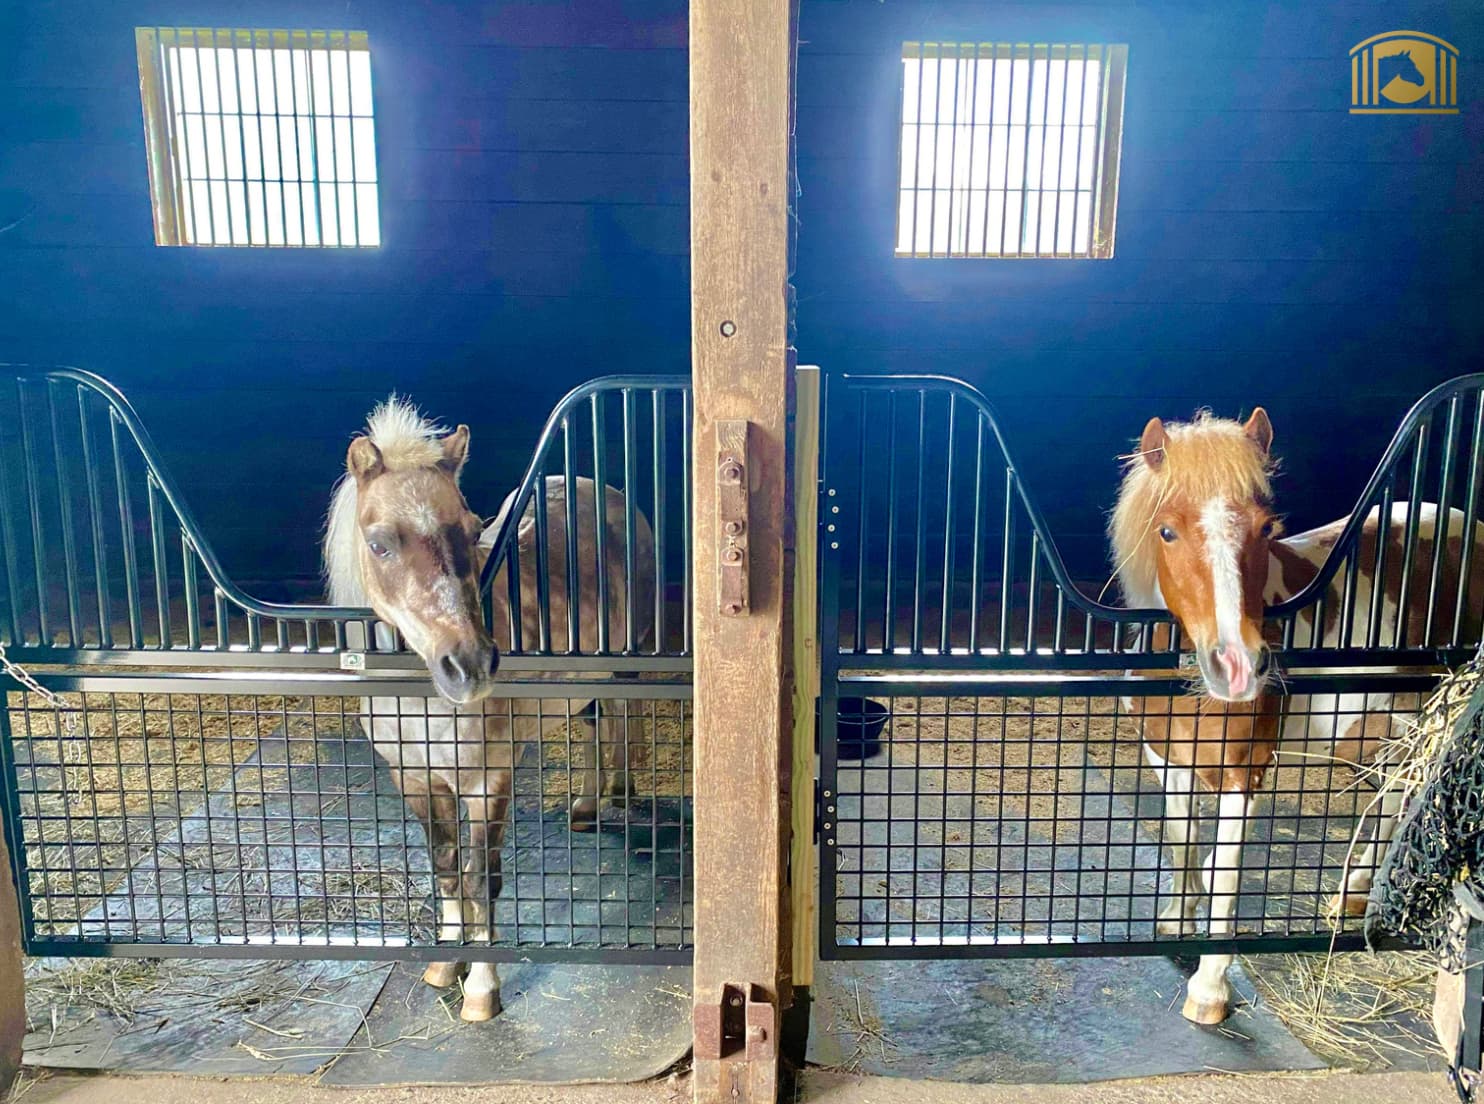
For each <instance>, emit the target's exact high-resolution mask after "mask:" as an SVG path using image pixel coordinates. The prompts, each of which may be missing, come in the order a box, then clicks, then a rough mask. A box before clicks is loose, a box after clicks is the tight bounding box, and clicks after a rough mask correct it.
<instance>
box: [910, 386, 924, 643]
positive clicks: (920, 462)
mask: <svg viewBox="0 0 1484 1104" xmlns="http://www.w3.org/2000/svg"><path fill="white" fill-rule="evenodd" d="M926 451H927V392H926V391H918V392H917V499H916V501H915V502H914V504H913V512H914V513H915V514H916V515H917V516H916V518H915V519H914V520H915V521H916V523H917V526H916V528H917V539H916V541H915V542H914V546H913V554H912V652H913V654H914V655H917V654H920V653H921V652H922V621H923V616H922V614H923V610H922V591H923V586H924V585H925V575H926V568H927V562H926V561H927V549H926V546H925V545H926V539H927V510H926V499H927V457H926V456H925V455H924V454H925V453H926Z"/></svg>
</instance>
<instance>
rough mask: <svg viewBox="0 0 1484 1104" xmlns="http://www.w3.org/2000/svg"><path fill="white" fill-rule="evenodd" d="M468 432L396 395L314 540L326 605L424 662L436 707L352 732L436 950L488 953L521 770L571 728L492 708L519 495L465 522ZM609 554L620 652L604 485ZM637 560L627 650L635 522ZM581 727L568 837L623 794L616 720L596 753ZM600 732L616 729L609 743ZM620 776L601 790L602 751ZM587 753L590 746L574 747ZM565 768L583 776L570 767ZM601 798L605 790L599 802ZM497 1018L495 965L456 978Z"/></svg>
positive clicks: (615, 498)
mask: <svg viewBox="0 0 1484 1104" xmlns="http://www.w3.org/2000/svg"><path fill="white" fill-rule="evenodd" d="M468 448H469V428H468V426H462V425H461V426H459V427H458V428H457V429H455V430H454V431H453V432H452V433H447V432H446V431H445V430H443V429H442V428H441V427H439V426H437V425H435V424H433V423H432V422H430V421H428V420H426V419H425V418H423V417H422V416H421V415H420V414H419V413H418V411H417V410H416V408H415V407H413V406H411V405H410V404H408V403H406V402H404V401H401V400H398V399H396V398H395V397H394V398H393V399H391V400H390V401H388V402H386V403H383V404H381V405H380V406H378V407H377V408H376V409H375V410H374V411H373V412H372V413H371V416H370V418H369V419H368V420H367V427H366V432H365V434H364V435H363V436H359V437H357V438H355V439H354V440H353V441H352V442H351V444H350V449H349V451H348V453H347V455H346V469H347V470H346V474H345V476H343V477H342V479H341V481H340V483H339V484H337V486H336V488H335V493H334V499H333V502H332V504H331V507H330V515H329V519H328V523H327V527H326V534H325V542H324V563H325V574H326V578H327V582H328V588H329V597H330V601H331V602H332V603H333V604H335V605H339V606H358V607H364V606H370V607H371V608H372V609H373V610H375V611H376V615H377V617H379V618H380V619H381V621H382V622H384V624H378V625H377V626H376V633H377V645H378V647H382V648H387V647H390V646H391V644H392V639H393V638H392V634H391V632H390V630H389V629H388V627H387V626H388V625H392V626H395V627H396V629H397V631H398V632H400V633H401V635H402V638H403V639H404V640H406V641H407V644H408V645H409V646H410V647H411V648H412V649H413V650H414V651H416V652H417V654H418V655H419V656H421V657H422V659H423V661H424V662H425V663H426V664H427V665H428V671H429V673H430V674H431V675H432V679H433V684H434V686H435V687H436V688H437V690H438V693H439V695H440V696H439V697H435V698H421V697H418V698H396V697H371V698H363V699H361V723H362V726H363V728H364V729H365V731H366V733H367V735H368V736H369V738H370V740H371V743H372V745H373V746H374V747H375V749H376V751H377V752H378V753H379V754H380V755H381V756H382V757H383V758H384V759H385V760H386V762H387V764H388V766H389V767H390V768H391V772H392V777H393V778H394V779H395V780H396V784H397V788H398V789H399V790H400V791H401V793H402V795H403V797H404V799H405V800H406V801H407V804H408V806H409V807H410V808H411V809H412V811H413V812H414V813H416V814H417V815H418V817H419V818H421V820H422V822H423V825H424V828H425V829H426V831H427V836H428V849H429V851H430V853H431V855H432V859H433V867H434V872H435V874H436V876H437V882H438V890H439V894H440V897H441V900H440V924H441V926H440V930H439V939H440V940H441V941H445V942H459V941H464V940H467V941H469V942H474V943H478V942H487V941H489V940H491V939H493V938H494V937H495V932H494V930H493V928H492V926H491V924H490V910H491V908H492V905H493V902H494V900H495V898H496V897H497V896H498V895H499V893H500V886H501V872H500V847H501V844H502V842H503V840H504V835H505V825H506V820H507V817H508V815H509V805H510V799H511V782H512V771H513V769H514V767H515V760H516V757H517V756H518V755H519V754H520V752H521V750H522V749H523V748H524V747H525V746H526V745H527V744H528V743H530V742H533V741H539V740H540V739H541V737H542V735H543V733H544V732H545V731H546V730H549V729H553V728H559V727H561V726H563V725H565V724H567V723H568V717H567V715H558V716H554V715H552V714H553V713H554V712H555V711H553V710H550V708H549V707H548V709H547V711H546V712H545V714H543V713H542V711H541V710H539V709H538V708H520V706H521V705H522V704H526V705H527V706H533V705H534V704H535V703H521V702H514V703H512V702H510V701H508V700H501V701H495V700H491V699H490V697H489V695H490V693H491V691H492V690H493V688H494V671H495V668H496V665H497V664H498V662H499V650H498V645H499V644H501V643H503V644H505V645H506V646H507V647H508V644H509V642H508V641H505V640H496V639H493V638H491V636H490V634H489V632H487V631H486V628H485V621H484V616H483V613H482V611H481V608H480V597H479V576H480V571H481V570H482V568H483V566H484V563H485V560H486V559H487V558H488V556H489V554H490V550H491V545H492V544H493V542H494V540H495V537H496V535H497V534H498V532H499V529H500V525H501V523H502V521H503V518H504V515H505V514H506V513H507V512H508V511H509V509H510V507H511V503H512V500H513V498H514V494H512V495H511V496H510V497H508V498H507V499H506V500H505V505H504V507H503V508H502V510H501V512H500V516H499V517H497V518H496V519H495V520H494V521H493V522H491V523H490V524H489V525H487V526H486V525H484V524H482V523H481V521H480V519H479V516H478V515H476V514H474V513H472V512H471V511H470V510H469V507H468V504H467V503H466V502H465V501H464V496H463V493H462V491H460V489H459V473H460V472H461V471H462V470H463V467H464V461H465V459H466V458H467V455H468ZM574 485H575V487H576V497H577V509H576V516H577V518H578V522H577V542H576V543H577V553H578V564H579V565H580V568H579V570H580V573H581V574H580V578H579V587H578V592H579V599H578V603H579V610H578V643H579V645H580V646H581V648H582V649H585V650H589V651H590V650H592V649H593V648H594V646H595V645H596V642H597V640H598V624H599V618H600V617H601V616H602V612H601V611H600V610H599V608H598V598H597V596H598V585H597V583H598V575H597V562H598V560H597V555H596V548H597V544H596V537H597V511H596V509H595V505H596V486H595V484H594V483H593V481H592V480H590V479H585V478H579V479H576V480H575V483H574ZM542 490H543V491H544V493H545V494H546V498H547V504H548V510H547V518H548V520H547V538H548V543H547V547H546V549H545V552H544V560H545V562H546V565H547V573H548V586H547V588H546V589H547V592H548V594H549V607H550V609H549V613H550V617H549V623H550V627H551V628H550V631H551V647H552V649H553V650H554V651H556V652H562V651H566V650H567V648H568V641H567V625H568V618H567V595H568V588H567V569H568V565H567V540H566V521H565V518H566V514H567V511H566V486H565V479H564V478H563V477H560V476H554V477H549V478H548V479H547V481H546V485H545V487H544V488H542ZM605 491H606V493H605V496H604V504H605V511H604V513H605V518H604V524H605V528H606V541H607V547H608V555H607V560H606V567H607V576H608V579H607V592H608V597H609V602H608V631H609V634H610V636H609V639H612V640H625V639H627V624H626V622H625V610H626V608H629V603H628V602H627V601H626V600H625V599H626V595H627V588H628V580H627V578H626V577H625V571H624V564H625V562H626V559H627V557H626V554H625V553H626V543H625V537H624V506H625V503H624V496H623V494H622V493H621V492H619V491H617V490H615V489H614V488H611V487H609V488H605ZM636 521H637V524H636V526H635V535H634V543H635V549H634V562H635V563H636V564H639V565H642V566H641V568H640V570H639V571H637V572H636V578H635V579H634V587H635V595H634V599H635V600H634V602H633V606H632V608H633V609H634V610H636V611H637V617H639V618H642V619H643V620H642V623H640V624H636V626H635V628H636V630H637V631H636V632H635V638H636V639H637V640H638V641H639V642H640V643H641V645H642V644H647V643H649V642H651V641H652V640H653V633H654V624H653V609H654V586H655V580H654V574H653V568H652V566H651V565H653V563H654V535H653V532H652V531H651V529H650V527H649V523H648V521H647V520H646V519H645V518H644V517H643V516H642V515H637V517H636ZM536 543H537V533H536V519H535V506H534V503H532V505H531V506H529V507H528V508H527V511H526V513H525V515H524V516H523V517H522V519H521V521H520V526H519V529H518V535H517V551H518V559H519V563H520V571H521V580H520V583H521V588H520V592H521V594H522V596H523V597H522V609H521V610H520V617H521V622H522V625H523V633H524V635H525V637H526V639H534V638H536V637H537V635H538V631H539V624H540V622H539V613H538V610H537V607H536V602H535V595H536V594H537V580H536V568H537V563H538V556H537V555H536ZM506 570H507V569H506V568H505V567H502V568H501V569H500V572H499V574H498V575H496V577H495V579H494V580H493V585H492V591H491V597H492V601H493V605H494V624H495V625H496V626H500V627H501V628H500V629H499V630H497V631H499V632H508V629H506V628H505V626H508V624H509V620H510V608H509V597H508V596H509V588H508V585H507V580H506ZM576 723H578V724H581V725H582V727H583V729H584V730H586V731H587V732H588V733H589V734H590V738H589V739H588V740H586V741H579V742H578V747H577V749H576V750H577V751H578V752H579V753H584V752H585V753H586V754H585V756H584V757H585V759H586V762H587V766H586V767H585V768H584V769H582V770H574V775H573V781H572V789H573V793H574V795H575V797H574V800H573V803H572V808H571V814H570V816H571V825H572V828H573V829H576V830H579V831H580V830H587V829H590V828H592V827H595V826H596V822H597V817H598V811H599V810H598V806H599V801H600V799H601V796H603V794H608V795H612V796H614V797H615V798H616V799H617V800H620V801H621V800H624V799H626V798H627V796H628V774H627V771H628V766H629V762H628V760H629V748H628V743H629V736H628V734H627V732H626V731H625V726H624V723H623V721H622V719H621V718H619V717H612V718H607V719H604V720H601V721H600V722H599V723H600V724H601V725H603V726H605V731H604V733H603V737H602V739H601V740H596V736H597V733H596V730H595V728H594V726H593V724H592V722H591V721H588V720H586V719H582V720H580V721H577V722H576ZM608 726H616V727H615V728H613V729H612V731H609V730H608ZM594 741H596V745H601V746H602V748H603V751H604V753H605V755H612V756H613V757H614V758H616V760H617V762H616V763H603V764H601V766H602V767H604V768H607V769H606V770H604V772H603V776H602V778H601V779H600V777H599V767H600V764H599V759H598V747H597V746H595V742H594ZM584 745H585V746H584ZM573 766H574V767H576V766H577V764H573ZM600 791H601V792H600ZM460 804H462V805H463V807H464V809H465V810H467V812H468V814H469V847H468V850H467V852H466V853H465V854H466V860H465V862H464V864H463V869H462V870H460V869H459V865H458V856H459V852H460V847H459V832H460V825H459V820H460V813H459V806H460ZM460 967H461V964H460V963H458V962H451V961H450V962H435V963H432V964H430V965H429V966H428V968H427V970H426V972H425V973H424V975H423V980H424V981H426V982H427V983H428V984H429V985H433V986H437V987H439V988H444V987H447V986H450V985H452V984H454V982H456V981H457V980H458V978H459V973H460ZM499 1008H500V990H499V977H498V975H497V974H496V972H495V967H494V964H493V963H488V962H483V963H480V962H476V963H473V964H472V965H471V966H470V968H469V974H468V977H467V978H466V979H465V981H464V987H463V1003H462V1007H461V1009H460V1014H461V1016H462V1017H463V1018H464V1019H465V1020H487V1019H489V1018H490V1017H491V1016H492V1015H494V1014H495V1013H496V1012H497V1011H499Z"/></svg>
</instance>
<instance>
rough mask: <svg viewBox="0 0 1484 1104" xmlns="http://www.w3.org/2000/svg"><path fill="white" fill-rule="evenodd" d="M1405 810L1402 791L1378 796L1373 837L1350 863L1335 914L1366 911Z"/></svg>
mask: <svg viewBox="0 0 1484 1104" xmlns="http://www.w3.org/2000/svg"><path fill="white" fill-rule="evenodd" d="M1401 811H1402V795H1401V794H1400V793H1399V792H1397V791H1396V790H1387V791H1386V792H1385V793H1383V794H1382V795H1381V796H1380V797H1379V798H1378V799H1377V801H1376V804H1375V808H1374V809H1372V811H1371V813H1370V816H1371V817H1372V818H1373V821H1372V825H1373V826H1372V829H1371V836H1370V839H1369V840H1367V841H1366V846H1365V850H1364V851H1362V852H1361V853H1360V857H1359V858H1357V859H1356V860H1355V861H1354V862H1352V863H1350V864H1349V871H1348V873H1346V875H1345V884H1344V887H1343V888H1342V889H1341V890H1340V892H1339V893H1337V894H1335V897H1334V900H1333V901H1332V902H1331V903H1330V907H1331V909H1332V911H1333V912H1334V914H1335V915H1337V916H1352V917H1354V916H1364V915H1365V909H1366V902H1367V901H1368V900H1369V898H1370V893H1371V882H1372V880H1373V879H1374V878H1375V876H1376V871H1377V869H1379V867H1380V865H1381V859H1382V857H1383V856H1384V855H1385V854H1386V849H1387V848H1388V847H1390V846H1391V835H1392V833H1393V832H1394V831H1396V818H1397V814H1398V813H1400V812H1401Z"/></svg>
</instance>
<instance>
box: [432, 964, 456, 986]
mask: <svg viewBox="0 0 1484 1104" xmlns="http://www.w3.org/2000/svg"><path fill="white" fill-rule="evenodd" d="M458 980H459V964H458V963H457V962H430V963H428V968H427V969H426V970H424V971H423V982H424V983H425V984H427V985H431V986H432V987H433V988H434V989H447V988H448V987H449V986H451V985H454V984H455V983H456V982H457V981H458Z"/></svg>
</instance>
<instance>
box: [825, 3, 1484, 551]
mask: <svg viewBox="0 0 1484 1104" xmlns="http://www.w3.org/2000/svg"><path fill="white" fill-rule="evenodd" d="M1402 28H1407V29H1416V30H1422V31H1427V32H1430V33H1433V34H1437V35H1440V36H1441V37H1443V38H1445V39H1447V40H1448V41H1450V42H1452V43H1454V44H1455V45H1456V46H1458V47H1459V48H1460V50H1461V51H1462V54H1463V60H1462V61H1461V63H1460V66H1459V73H1460V86H1459V90H1460V99H1461V101H1462V114H1461V115H1459V116H1458V117H1442V118H1427V117H1364V116H1351V115H1350V114H1349V112H1348V108H1349V100H1348V97H1349V84H1350V78H1349V73H1350V67H1349V58H1348V55H1349V48H1350V47H1351V46H1352V45H1354V44H1355V43H1356V42H1359V41H1361V40H1362V39H1364V38H1367V37H1369V36H1370V35H1373V34H1377V33H1380V32H1382V31H1388V30H1395V29H1402ZM801 35H802V38H803V40H804V42H803V45H802V47H801V55H800V61H799V101H800V102H799V124H798V126H799V163H800V175H801V181H800V184H801V188H802V197H801V209H800V230H799V243H800V247H799V273H798V285H799V299H800V309H799V333H800V339H799V344H800V349H801V352H802V355H804V356H805V357H806V358H807V359H809V360H810V361H813V362H817V363H820V364H822V365H826V366H828V367H829V368H832V369H843V370H855V371H864V372H894V371H895V372H917V371H922V372H939V373H946V374H951V375H960V376H964V377H966V378H968V379H970V380H972V381H973V382H975V383H976V384H978V385H979V386H981V387H982V388H983V389H984V390H985V391H986V392H987V393H988V394H989V395H990V396H991V397H992V399H993V400H994V402H995V404H996V406H997V407H998V409H999V411H1000V413H1001V414H1002V415H1003V419H1004V422H1005V426H1006V431H1007V435H1008V437H1009V438H1010V440H1011V443H1012V445H1013V446H1014V447H1015V448H1016V450H1017V453H1018V456H1019V458H1020V461H1021V464H1022V465H1023V469H1024V474H1025V475H1026V477H1027V479H1028V481H1029V483H1030V484H1031V486H1032V488H1033V490H1034V491H1035V493H1036V494H1037V496H1038V498H1039V500H1040V502H1041V504H1042V506H1043V507H1044V508H1045V509H1046V511H1047V513H1048V514H1049V515H1050V519H1051V523H1052V526H1053V528H1054V530H1055V532H1056V534H1057V537H1058V542H1059V543H1060V544H1062V545H1063V546H1064V551H1065V552H1066V553H1067V555H1068V558H1069V559H1070V560H1071V561H1072V564H1073V567H1074V568H1075V569H1076V570H1077V571H1078V573H1079V574H1081V575H1083V576H1085V577H1089V578H1095V577H1098V576H1099V574H1100V573H1104V572H1105V566H1104V560H1103V552H1102V547H1103V538H1102V526H1103V519H1104V516H1105V511H1106V510H1107V509H1108V508H1109V507H1110V506H1111V505H1112V499H1113V494H1114V490H1115V486H1116V482H1117V472H1118V465H1117V461H1116V459H1115V458H1116V457H1117V456H1118V455H1119V454H1121V453H1124V452H1126V451H1127V449H1128V447H1129V443H1130V442H1131V440H1132V439H1134V438H1135V437H1137V435H1138V433H1139V431H1140V429H1141V428H1142V426H1143V424H1144V422H1145V421H1146V420H1147V419H1148V418H1149V416H1150V415H1153V414H1159V415H1161V416H1165V417H1184V416H1189V415H1190V414H1191V413H1192V412H1193V411H1194V410H1195V409H1197V408H1198V407H1200V406H1211V407H1213V408H1214V409H1215V410H1217V411H1218V412H1220V413H1224V414H1228V415H1236V414H1238V413H1240V412H1244V411H1247V410H1250V409H1251V408H1252V406H1253V405H1255V404H1258V403H1261V404H1263V405H1264V406H1266V407H1267V409H1268V410H1269V412H1270V413H1271V414H1272V417H1273V421H1274V423H1275V426H1276V430H1277V445H1276V449H1277V451H1278V452H1279V453H1280V454H1281V456H1282V457H1283V471H1284V473H1285V474H1284V476H1283V478H1282V480H1281V481H1280V483H1279V488H1280V504H1281V505H1282V506H1283V507H1284V508H1286V509H1287V510H1289V511H1290V524H1291V525H1295V526H1302V525H1307V524H1310V523H1312V522H1318V521H1321V520H1326V519H1329V518H1331V517H1334V516H1337V515H1339V514H1341V513H1343V512H1344V511H1345V509H1346V508H1347V507H1348V506H1349V505H1351V504H1353V500H1354V497H1355V496H1356V495H1357V494H1358V493H1359V490H1360V488H1361V485H1362V484H1363V482H1364V481H1365V478H1366V477H1367V476H1368V475H1369V473H1370V470H1371V467H1372V465H1373V464H1374V463H1375V461H1376V460H1377V459H1379V457H1380V454H1381V452H1382V450H1383V448H1384V447H1385V444H1386V442H1387V440H1388V438H1389V436H1390V433H1391V431H1392V430H1393V429H1394V427H1395V425H1396V422H1397V421H1398V420H1399V418H1400V417H1401V415H1402V414H1403V413H1404V412H1405V411H1406V409H1407V407H1408V406H1409V405H1410V404H1411V402H1412V401H1413V400H1414V399H1416V398H1417V397H1418V396H1420V395H1421V394H1422V393H1423V392H1424V391H1425V390H1426V389H1427V388H1428V387H1430V386H1431V385H1432V384H1434V383H1436V382H1438V381H1440V380H1442V379H1445V378H1447V377H1449V376H1453V375H1456V374H1459V373H1462V372H1468V371H1476V370H1480V369H1481V368H1484V357H1481V352H1484V310H1480V308H1479V303H1480V302H1484V83H1481V82H1480V80H1479V76H1478V74H1479V72H1480V71H1481V69H1480V67H1481V65H1484V53H1481V47H1484V8H1481V7H1480V6H1478V5H1467V4H1456V3H1414V2H1405V3H1401V4H1391V5H1385V6H1377V5H1374V4H1359V3H1338V4H1312V3H1299V2H1287V3H1278V2H1275V3H1251V2H1237V3H1230V4H1180V3H1174V2H1164V0H1162V2H1156V3H1139V4H1134V3H1089V4H1079V3H1062V4H1055V3H1053V4H1037V3H997V4H992V5H991V4H977V3H937V2H931V3H930V2H923V0H892V2H889V3H884V4H883V3H862V2H849V0H813V2H810V3H806V4H805V5H804V10H803V16H802V23H801ZM906 40H913V41H917V40H927V41H933V40H942V41H958V40H964V41H976V40H977V41H993V40H999V41H1017V40H1018V41H1026V40H1030V41H1037V42H1121V43H1127V44H1128V46H1129V62H1128V83H1127V96H1126V101H1125V110H1124V129H1123V157H1122V172H1121V175H1120V186H1119V208H1118V224H1117V243H1116V255H1115V257H1114V259H1113V260H1110V261H1059V260H1044V261H1037V260H1000V261H996V260H966V259H961V260H910V259H901V260H899V259H896V258H895V257H893V255H892V252H893V246H894V243H895V218H896V210H895V203H896V190H895V185H896V177H897V172H898V161H897V155H898V150H897V128H898V122H899V119H900V104H899V100H898V96H899V79H900V76H899V74H900V65H901V61H900V57H901V44H902V42H903V41H906Z"/></svg>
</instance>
